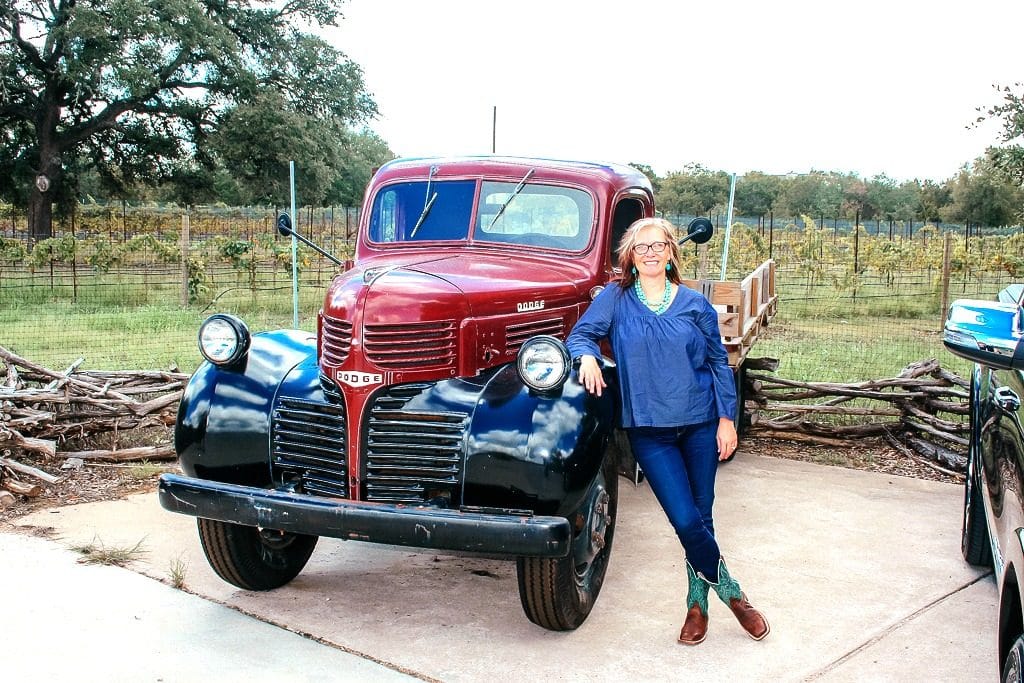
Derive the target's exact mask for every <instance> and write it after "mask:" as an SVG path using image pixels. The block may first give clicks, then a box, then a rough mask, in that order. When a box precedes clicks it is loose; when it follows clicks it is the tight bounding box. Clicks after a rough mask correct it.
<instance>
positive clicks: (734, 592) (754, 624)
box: [708, 558, 771, 640]
mask: <svg viewBox="0 0 1024 683" xmlns="http://www.w3.org/2000/svg"><path fill="white" fill-rule="evenodd" d="M708 583H711V582H708ZM711 587H712V588H714V589H715V593H717V594H718V597H719V598H720V599H721V600H722V602H724V603H725V604H726V605H728V607H729V609H731V610H732V613H733V614H734V615H735V616H736V620H737V621H738V622H740V626H742V627H743V630H744V631H746V632H747V634H748V635H749V636H750V637H751V638H753V639H754V640H761V639H762V638H764V637H765V636H766V635H768V632H769V631H771V627H770V626H769V625H768V620H767V619H765V618H764V615H763V614H761V613H760V612H758V611H757V610H756V609H754V608H753V606H752V605H751V604H750V602H749V601H748V600H747V596H746V595H745V594H744V593H743V591H741V590H740V584H739V583H737V582H736V579H734V578H732V575H731V574H729V569H728V568H727V567H726V566H725V560H723V559H721V558H719V560H718V583H711Z"/></svg>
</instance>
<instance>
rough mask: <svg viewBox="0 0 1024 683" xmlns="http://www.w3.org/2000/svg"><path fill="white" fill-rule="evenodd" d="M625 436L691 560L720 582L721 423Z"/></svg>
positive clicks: (630, 432) (648, 429)
mask: <svg viewBox="0 0 1024 683" xmlns="http://www.w3.org/2000/svg"><path fill="white" fill-rule="evenodd" d="M626 433H627V434H628V436H629V443H630V445H631V446H632V447H633V457H635V458H636V461H637V464H639V465H640V469H642V470H643V471H644V475H646V477H647V481H649V482H650V484H651V489H652V490H653V491H654V495H655V497H656V498H657V499H658V502H659V503H661V507H662V509H664V510H665V514H666V515H668V519H669V522H671V523H672V527H673V528H674V529H675V531H676V535H677V536H679V541H680V542H681V543H682V544H683V550H684V551H685V552H686V559H687V561H688V562H689V563H690V564H691V565H692V566H693V568H694V569H695V570H696V571H698V572H700V573H701V574H703V575H704V577H705V578H706V579H708V580H709V581H712V582H717V581H718V560H719V558H720V557H721V554H720V552H719V549H718V542H717V541H716V540H715V525H714V522H713V521H712V519H711V508H712V506H713V505H714V502H715V474H716V472H717V471H718V444H717V443H716V441H715V437H716V435H717V433H718V420H713V421H711V422H703V423H701V424H696V425H686V426H683V427H633V428H630V429H627V430H626Z"/></svg>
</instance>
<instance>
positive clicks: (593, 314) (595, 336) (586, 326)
mask: <svg viewBox="0 0 1024 683" xmlns="http://www.w3.org/2000/svg"><path fill="white" fill-rule="evenodd" d="M618 289H619V286H618V285H617V284H609V285H608V286H607V287H605V288H604V290H603V291H602V292H601V293H600V294H598V295H597V298H596V299H594V302H593V303H591V304H590V307H589V308H588V309H587V310H586V312H584V313H583V315H582V316H581V317H580V319H579V321H578V322H577V323H576V324H575V325H574V326H573V328H572V332H570V333H569V337H568V338H567V339H566V340H565V345H566V347H567V348H568V350H569V356H570V357H571V358H573V359H577V358H578V359H579V361H580V366H579V379H580V384H582V385H583V387H584V388H585V389H586V390H587V391H589V392H590V393H592V394H596V395H598V396H600V395H601V390H602V389H603V388H604V387H605V382H604V375H603V374H602V373H601V363H600V362H599V360H598V359H599V358H600V357H601V347H600V345H599V342H600V341H601V340H602V339H605V338H606V337H607V336H608V332H609V331H610V330H611V325H612V317H613V316H614V309H615V300H616V298H617V297H616V294H617V293H618V292H616V291H614V290H618Z"/></svg>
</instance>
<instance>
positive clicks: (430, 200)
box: [409, 166, 438, 239]
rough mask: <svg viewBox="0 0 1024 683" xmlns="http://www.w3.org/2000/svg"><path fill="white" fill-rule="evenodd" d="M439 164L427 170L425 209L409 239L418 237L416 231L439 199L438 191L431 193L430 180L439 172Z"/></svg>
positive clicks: (413, 227)
mask: <svg viewBox="0 0 1024 683" xmlns="http://www.w3.org/2000/svg"><path fill="white" fill-rule="evenodd" d="M437 170H438V169H437V166H431V167H430V170H429V171H427V194H426V196H424V197H423V211H421V212H420V217H419V218H417V219H416V225H414V226H412V232H411V233H409V239H412V238H413V237H416V231H417V230H419V229H420V226H421V225H423V221H425V220H427V214H428V213H430V207H432V206H433V205H434V200H435V199H437V192H434V194H433V195H431V194H430V181H431V179H433V177H434V174H435V173H437Z"/></svg>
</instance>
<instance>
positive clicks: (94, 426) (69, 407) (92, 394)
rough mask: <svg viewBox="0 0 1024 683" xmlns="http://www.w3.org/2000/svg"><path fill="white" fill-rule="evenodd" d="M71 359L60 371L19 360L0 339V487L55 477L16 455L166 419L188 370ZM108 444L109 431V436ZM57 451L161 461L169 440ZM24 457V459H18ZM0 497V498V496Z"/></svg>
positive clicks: (19, 489) (28, 486)
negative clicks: (107, 367) (106, 366)
mask: <svg viewBox="0 0 1024 683" xmlns="http://www.w3.org/2000/svg"><path fill="white" fill-rule="evenodd" d="M83 362H84V359H81V358H80V359H78V360H77V361H75V362H74V363H72V364H71V366H70V367H68V368H67V369H65V370H64V371H55V370H51V369H48V368H45V367H42V366H41V365H38V364H36V363H33V362H31V361H29V360H26V359H24V358H22V357H20V356H18V355H16V354H14V353H12V352H11V351H9V350H7V349H5V348H4V347H2V346H0V490H6V491H13V492H15V493H20V494H22V495H27V496H34V495H39V494H40V493H41V492H42V487H41V486H39V485H38V484H32V483H28V482H27V481H26V480H25V478H26V477H28V478H32V479H36V480H40V481H43V482H45V483H48V484H53V483H55V482H56V481H57V479H58V478H57V477H55V476H54V475H52V474H49V473H47V472H45V471H43V470H40V469H38V468H36V467H31V466H29V465H27V464H25V463H24V462H21V461H19V456H23V455H25V454H33V455H35V456H36V460H39V459H42V460H43V461H44V462H47V461H51V460H54V459H55V458H56V457H57V455H58V452H57V451H58V447H59V446H61V445H63V444H64V443H65V442H66V441H67V440H68V439H71V438H79V437H82V438H88V437H92V436H95V435H97V434H101V433H114V435H115V437H116V435H117V434H118V433H119V432H122V431H125V430H130V429H140V428H144V427H167V426H170V425H173V424H174V419H175V414H176V412H177V409H178V400H179V399H180V398H181V393H182V389H183V387H184V386H185V383H186V381H187V380H188V375H186V374H183V373H179V372H171V371H168V372H162V371H145V372H140V371H134V370H131V371H86V370H79V369H78V367H79V366H80V365H81V364H82V363H83ZM114 441H115V443H116V438H115V440H114ZM60 456H61V457H63V458H68V459H71V458H77V459H79V460H103V461H116V462H123V461H129V460H133V461H134V460H167V459H172V458H173V457H174V450H173V447H172V446H171V445H170V444H163V445H158V446H146V447H138V448H126V449H120V450H118V449H111V450H92V451H77V452H66V451H62V452H60ZM21 460H24V458H21ZM0 502H2V501H0Z"/></svg>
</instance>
